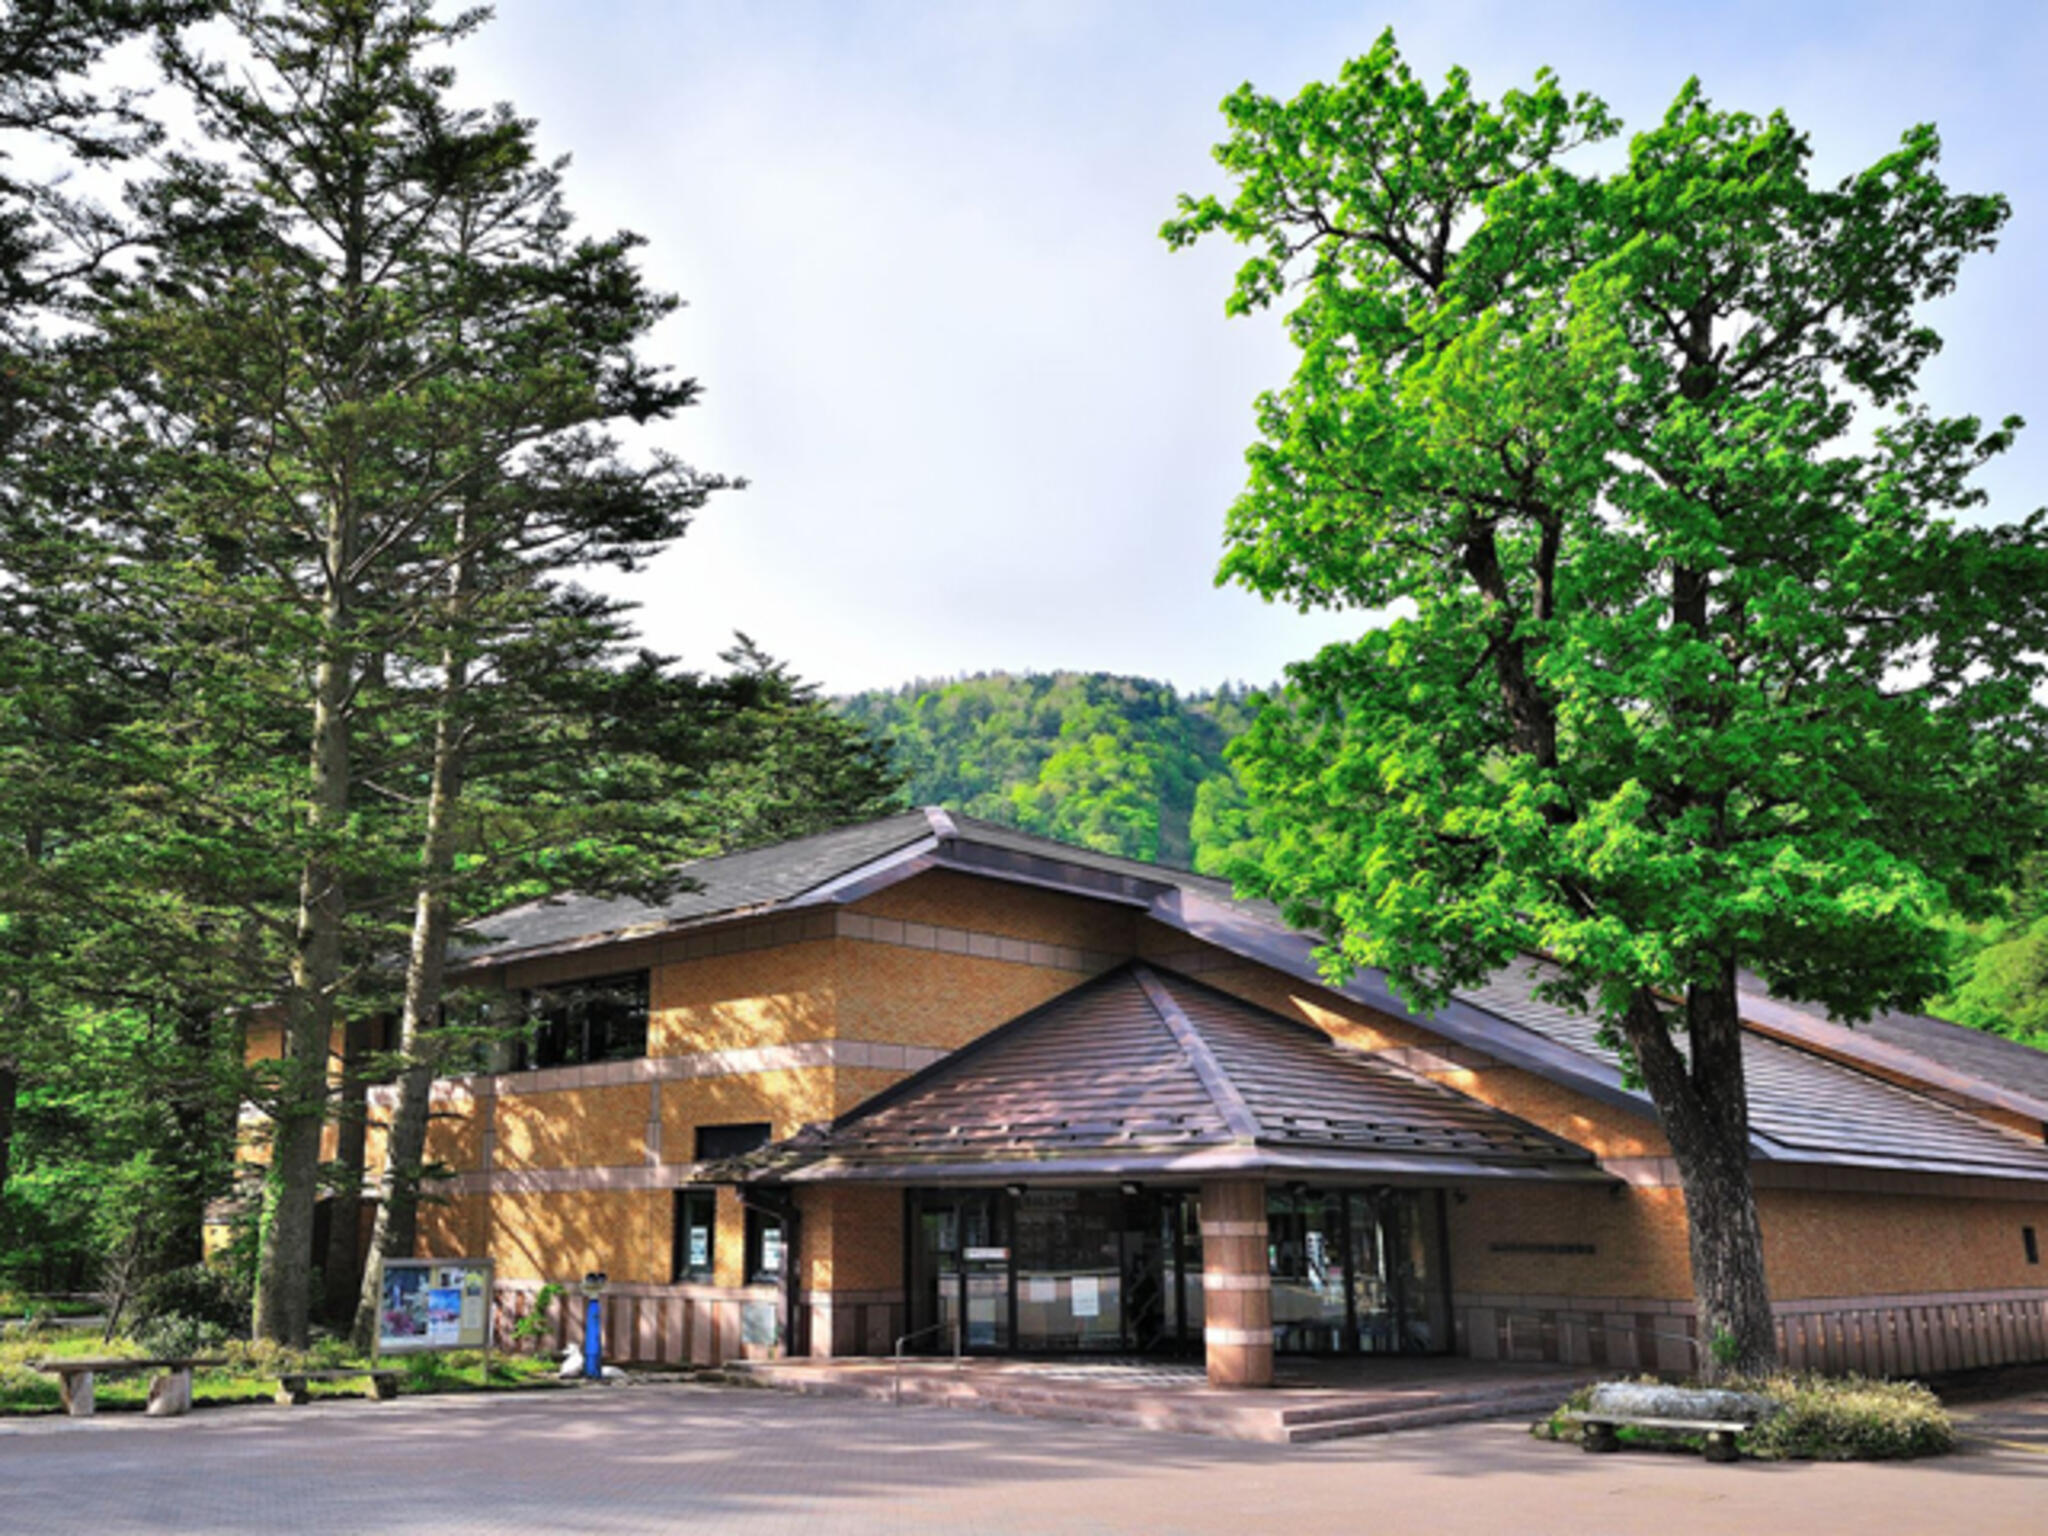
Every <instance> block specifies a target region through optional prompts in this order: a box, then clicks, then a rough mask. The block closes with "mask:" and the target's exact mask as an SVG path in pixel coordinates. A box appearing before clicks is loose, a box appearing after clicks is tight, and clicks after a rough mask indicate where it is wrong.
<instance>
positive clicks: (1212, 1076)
mask: <svg viewBox="0 0 2048 1536" xmlns="http://www.w3.org/2000/svg"><path fill="white" fill-rule="evenodd" d="M1131 969H1132V974H1133V975H1134V976H1135V977H1136V978H1137V982H1138V987H1139V990H1140V991H1142V992H1143V993H1144V994H1145V1001H1146V1002H1148V1003H1150V1004H1151V1005H1152V1011H1153V1012H1154V1013H1156V1014H1158V1015H1159V1017H1160V1019H1161V1021H1162V1022H1163V1023H1164V1024H1165V1025H1166V1028H1167V1031H1168V1032H1169V1033H1170V1034H1171V1035H1172V1036H1173V1038H1174V1043H1175V1044H1177V1045H1178V1046H1179V1047H1180V1048H1181V1051H1182V1052H1183V1053H1184V1054H1185V1055H1186V1056H1187V1059H1188V1065H1189V1066H1190V1067H1192V1068H1194V1072H1195V1076H1196V1077H1197V1078H1199V1079H1201V1083H1202V1087H1203V1088H1204V1089H1206V1090H1207V1091H1208V1094H1209V1099H1210V1102H1211V1103H1213V1104H1214V1105H1215V1106H1216V1109H1217V1112H1218V1113H1219V1114H1221V1115H1222V1116H1223V1123H1224V1124H1225V1125H1227V1126H1229V1127H1230V1134H1231V1135H1233V1136H1235V1137H1237V1139H1238V1140H1240V1141H1252V1140H1255V1139H1256V1138H1257V1137H1258V1134H1259V1122H1258V1120H1257V1118H1256V1117H1255V1116H1254V1115H1253V1114H1252V1112H1251V1107H1250V1106H1249V1105H1247V1104H1246V1103H1245V1101H1244V1095H1243V1094H1241V1093H1239V1092H1238V1091H1237V1084H1235V1083H1233V1082H1232V1081H1231V1080H1230V1078H1229V1076H1228V1075H1227V1074H1226V1073H1225V1072H1224V1070H1223V1067H1222V1064H1221V1063H1220V1062H1218V1061H1217V1060H1216V1053H1215V1052H1213V1051H1211V1050H1210V1049H1209V1042H1208V1041H1207V1040H1204V1039H1203V1038H1202V1036H1201V1034H1200V1032H1199V1031H1197V1030H1196V1028H1195V1026H1194V1025H1193V1024H1191V1023H1190V1022H1188V1016H1187V1015H1186V1014H1185V1013H1183V1012H1181V1007H1180V1004H1179V1003H1176V1002H1175V1001H1174V1000H1173V998H1172V997H1171V996H1170V995H1169V994H1168V993H1167V990H1166V988H1165V987H1163V986H1161V985H1160V982H1159V978H1158V977H1157V976H1155V975H1154V974H1153V973H1152V968H1151V967H1150V966H1146V965H1138V966H1133V967H1132V968H1131ZM1260 1011H1261V1012H1264V1011H1265V1010H1263V1009H1261V1010H1260Z"/></svg>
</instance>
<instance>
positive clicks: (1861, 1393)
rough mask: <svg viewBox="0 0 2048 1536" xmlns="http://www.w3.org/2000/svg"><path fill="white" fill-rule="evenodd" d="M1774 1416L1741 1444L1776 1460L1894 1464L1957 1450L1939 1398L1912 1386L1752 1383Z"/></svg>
mask: <svg viewBox="0 0 2048 1536" xmlns="http://www.w3.org/2000/svg"><path fill="white" fill-rule="evenodd" d="M1751 1389H1752V1390H1754V1391H1759V1392H1763V1393H1765V1394H1766V1395H1768V1396H1769V1397H1770V1398H1771V1399H1772V1400H1773V1401H1775V1402H1776V1403H1777V1404H1778V1411H1777V1412H1776V1413H1775V1414H1773V1415H1771V1417H1770V1418H1768V1419H1766V1420H1764V1421H1763V1422H1762V1423H1761V1424H1759V1425H1757V1427H1756V1428H1755V1429H1753V1430H1751V1431H1750V1432H1749V1433H1748V1434H1747V1435H1745V1436H1744V1437H1743V1444H1744V1446H1745V1447H1746V1448H1747V1449H1748V1450H1749V1451H1750V1452H1751V1453H1752V1454H1753V1455H1756V1456H1760V1457H1768V1458H1770V1459H1773V1460H1779V1461H1897V1460H1902V1459H1904V1458H1907V1457H1912V1456H1941V1455H1945V1454H1947V1453H1948V1452H1949V1451H1952V1450H1954V1449H1955V1444H1956V1431H1955V1425H1954V1423H1953V1422H1951V1420H1950V1419H1949V1416H1948V1411H1947V1410H1946V1409H1945V1408H1943V1407H1942V1406H1941V1399H1940V1398H1938V1397H1936V1396H1935V1395H1934V1393H1933V1392H1931V1391H1930V1390H1928V1388H1926V1387H1925V1386H1923V1385H1921V1384H1920V1383H1919V1382H1917V1381H1872V1380H1869V1379H1867V1378H1865V1377H1862V1376H1844V1377H1834V1376H1797V1377H1790V1376H1787V1377H1775V1378H1772V1379H1771V1380H1768V1381H1762V1382H1756V1383H1753V1384H1752V1388H1751Z"/></svg>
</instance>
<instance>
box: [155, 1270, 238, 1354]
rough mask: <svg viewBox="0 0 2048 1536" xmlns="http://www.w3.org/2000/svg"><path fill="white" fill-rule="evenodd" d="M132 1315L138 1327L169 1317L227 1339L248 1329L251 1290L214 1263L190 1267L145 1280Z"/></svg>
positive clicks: (166, 1271) (164, 1272) (236, 1277)
mask: <svg viewBox="0 0 2048 1536" xmlns="http://www.w3.org/2000/svg"><path fill="white" fill-rule="evenodd" d="M130 1315H131V1316H132V1317H133V1319H134V1323H135V1326H136V1327H137V1328H146V1327H148V1326H150V1325H151V1324H153V1323H156V1322H157V1321H159V1320H160V1319H163V1318H166V1317H181V1318H186V1319H189V1320H191V1321H193V1322H195V1323H204V1324H207V1325H209V1326H210V1327H213V1328H215V1329H218V1330H219V1332H220V1335H221V1336H222V1337H223V1338H224V1337H226V1336H227V1335H229V1334H236V1333H245V1332H247V1331H248V1327H249V1287H248V1285H247V1284H246V1283H245V1282H244V1281H243V1280H242V1279H241V1278H240V1277H238V1276H236V1275H235V1274H233V1273H231V1272H230V1271H228V1270H226V1269H223V1268H220V1267H219V1266H216V1265H213V1264H187V1265H185V1266H183V1267H182V1268H179V1269H170V1270H165V1271H163V1272H162V1273H161V1274H157V1275H152V1276H151V1277H150V1278H149V1279H148V1280H146V1281H144V1282H143V1284H142V1287H141V1289H140V1290H138V1291H137V1292H136V1296H135V1301H134V1304H133V1306H132V1308H131V1312H130Z"/></svg>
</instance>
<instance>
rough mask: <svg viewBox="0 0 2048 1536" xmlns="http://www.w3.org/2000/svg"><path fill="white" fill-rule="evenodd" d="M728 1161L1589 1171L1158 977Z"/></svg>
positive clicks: (1016, 1029) (1523, 1134)
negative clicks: (822, 1125) (826, 1126)
mask: <svg viewBox="0 0 2048 1536" xmlns="http://www.w3.org/2000/svg"><path fill="white" fill-rule="evenodd" d="M732 1171H733V1172H735V1173H738V1174H742V1175H744V1174H747V1173H752V1174H754V1175H755V1176H761V1175H766V1176H769V1177H774V1178H778V1179H789V1180H791V1181H793V1182H800V1183H801V1182H812V1181H827V1180H839V1179H891V1180H916V1179H924V1178H940V1177H944V1178H952V1179H957V1178H961V1177H973V1178H979V1179H982V1180H994V1179H1015V1178H1020V1177H1029V1176H1031V1175H1033V1174H1035V1173H1045V1174H1053V1175H1057V1176H1059V1177H1063V1178H1074V1177H1082V1178H1088V1177H1095V1178H1115V1177H1121V1176H1131V1175H1140V1176H1142V1175H1161V1174H1176V1175H1181V1176H1198V1175H1200V1174H1204V1173H1220V1172H1236V1171H1265V1172H1269V1173H1287V1172H1300V1173H1320V1174H1348V1175H1354V1176H1358V1177H1401V1176H1417V1177H1425V1176H1426V1177H1525V1178H1526V1177H1538V1178H1544V1177H1548V1178H1594V1177H1597V1176H1598V1175H1597V1174H1596V1172H1595V1169H1594V1166H1593V1160H1592V1157H1591V1156H1590V1154H1588V1153H1587V1152H1585V1151H1584V1150H1582V1149H1581V1148H1578V1147H1575V1146H1572V1145H1571V1144H1570V1143H1568V1142H1565V1141H1562V1140H1560V1139H1558V1138H1557V1137H1554V1136H1551V1135H1549V1134H1548V1133H1547V1132H1544V1131H1541V1130H1539V1129H1537V1128H1536V1127H1534V1126H1531V1125H1528V1124H1525V1123H1524V1122H1522V1121H1520V1120H1516V1119H1514V1118H1512V1117H1511V1116H1508V1115H1504V1114H1502V1113H1500V1112H1499V1111H1497V1110H1494V1109H1491V1108H1489V1107H1487V1106H1486V1105H1483V1104H1480V1103H1479V1102H1477V1101H1476V1100H1473V1099H1469V1098H1466V1097H1465V1096H1463V1095H1462V1094H1458V1093H1454V1092H1452V1091H1451V1090H1449V1089H1447V1088H1443V1087H1440V1086H1438V1085H1437V1084H1434V1083H1431V1082H1428V1081H1427V1080H1425V1079H1423V1078H1420V1077H1416V1076H1413V1075H1411V1074H1409V1073H1406V1072H1403V1071H1400V1070H1399V1069H1396V1068H1393V1067H1390V1066H1388V1065H1386V1064H1384V1063H1382V1062H1379V1061H1375V1060H1373V1059H1372V1058H1371V1057H1369V1056H1365V1055H1362V1054H1360V1053H1358V1052H1354V1051H1349V1050H1345V1049H1344V1048H1342V1047H1340V1046H1339V1045H1337V1044H1336V1043H1335V1042H1334V1041H1332V1040H1331V1039H1330V1038H1329V1037H1328V1036H1326V1035H1324V1034H1322V1033H1321V1032H1319V1031H1317V1030H1314V1029H1310V1028H1308V1027H1307V1026H1305V1025H1303V1024H1300V1023H1297V1022H1295V1021H1293V1020H1290V1019H1285V1018H1282V1017H1280V1016H1279V1015H1277V1014H1273V1013H1270V1012H1267V1011H1266V1010H1264V1009H1261V1008H1257V1007H1254V1006H1253V1005H1251V1004H1249V1003H1246V1002H1244V1001H1242V1000H1240V999H1238V998H1235V997H1232V996H1230V995H1229V994H1227V993H1223V992H1218V991H1215V990H1213V989H1211V988H1209V987H1206V986H1203V985H1201V984H1200V983H1198V982H1194V981H1191V980H1189V979H1188V978H1186V977H1184V976H1179V975H1176V974H1175V973H1173V972H1171V971H1162V970H1157V969H1155V968H1153V967H1151V966H1148V965H1144V964H1140V963H1134V964H1131V965H1126V966H1123V967H1120V968H1119V969H1117V970H1115V971H1112V972H1110V973H1109V974H1108V975H1107V976H1104V977H1099V978H1097V979H1095V980H1094V981H1090V982H1085V983H1083V984H1082V985H1080V986H1079V987H1076V988H1075V989H1074V990H1072V991H1070V992H1067V993H1064V994H1062V995H1061V996H1060V997H1058V998H1056V999H1054V1000H1053V1001H1052V1002H1051V1003H1048V1004H1046V1005H1044V1006H1043V1007H1040V1008H1037V1009H1035V1010H1033V1011H1032V1012H1030V1013H1028V1014H1026V1015H1024V1016H1023V1017H1022V1018H1020V1019H1017V1020H1015V1021H1013V1022H1012V1023H1010V1024H1008V1025H1005V1026H1004V1027H1003V1028H1002V1029H1000V1030H998V1031H996V1032H995V1033H993V1034H990V1035H987V1036H984V1037H983V1038H982V1039H981V1040H979V1041H977V1042H975V1043H974V1044H971V1045H969V1046H966V1047H965V1048H963V1049H961V1050H959V1051H956V1052H954V1053H953V1054H952V1055H951V1056H949V1057H947V1058H946V1059H945V1060H943V1061H941V1062H938V1063H936V1064H935V1065H933V1066H931V1067H929V1068H927V1069H925V1071H923V1072H921V1073H919V1074H917V1075H916V1076H914V1077H912V1078H910V1079H907V1080H906V1081H905V1082H903V1083H901V1084H899V1085H898V1086H897V1087H895V1088H893V1089H890V1090H888V1091H887V1092H885V1093H883V1094H880V1095H878V1096H877V1097H875V1098H874V1099H871V1100H869V1101H868V1103H866V1104H865V1105H863V1106H861V1107H860V1108H858V1109H857V1110H855V1111H853V1112H852V1113H850V1114H848V1115H846V1116H844V1117H842V1118H841V1119H840V1120H839V1121H838V1122H837V1123H836V1124H835V1125H834V1126H833V1127H832V1128H831V1129H830V1130H829V1131H827V1132H825V1133H823V1134H822V1135H820V1134H818V1133H816V1132H812V1133H809V1134H807V1135H805V1136H803V1137H801V1138H798V1139H796V1140H795V1141H793V1142H788V1143H783V1144H782V1145H781V1146H779V1147H777V1148H770V1149H766V1151H765V1153H764V1155H762V1156H760V1157H758V1158H756V1159H755V1160H754V1161H753V1162H752V1163H750V1164H748V1165H747V1166H746V1167H744V1168H739V1169H735V1170H732Z"/></svg>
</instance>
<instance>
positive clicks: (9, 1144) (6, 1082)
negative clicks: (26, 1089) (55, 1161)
mask: <svg viewBox="0 0 2048 1536" xmlns="http://www.w3.org/2000/svg"><path fill="white" fill-rule="evenodd" d="M20 1097H21V1073H20V1071H19V1070H18V1069H17V1068H16V1067H15V1065H14V1063H13V1062H11V1061H4V1060H0V1202H4V1201H5V1200H6V1198H7V1174H8V1170H9V1168H10V1167H11V1166H12V1164H13V1159H14V1106H15V1103H16V1101H17V1100H18V1099H19V1098H20Z"/></svg>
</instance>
